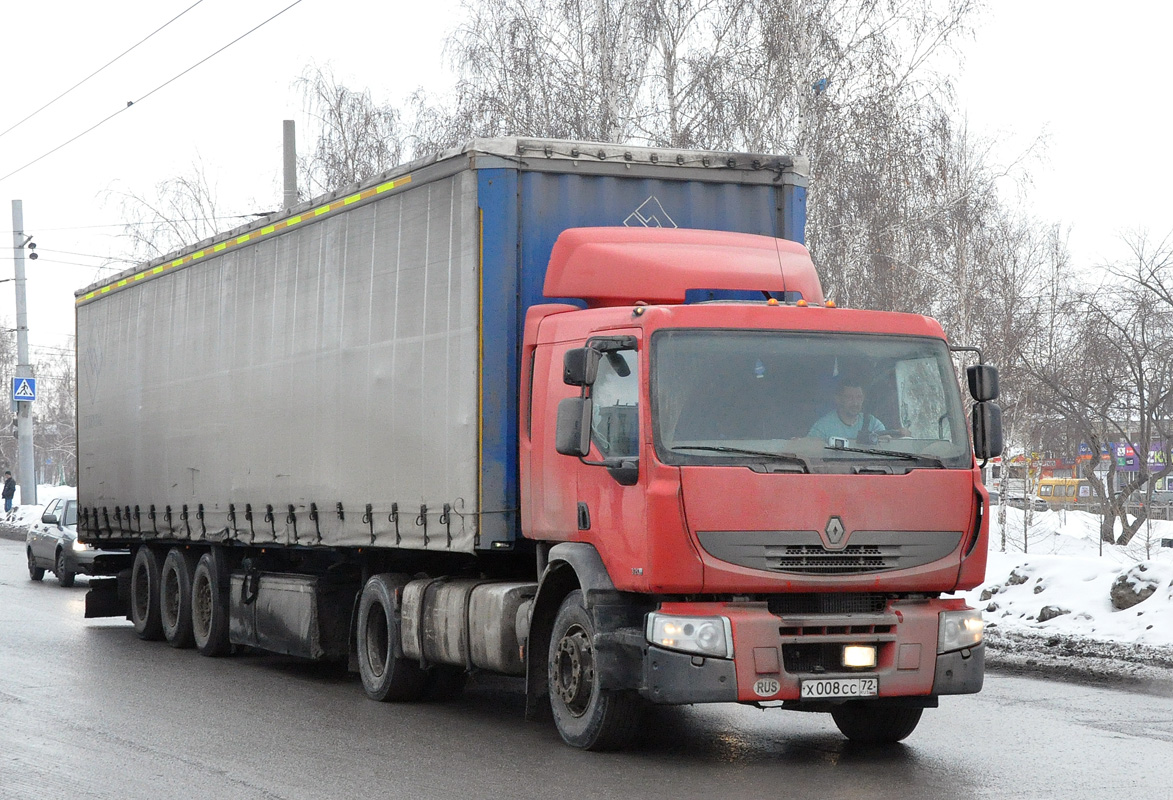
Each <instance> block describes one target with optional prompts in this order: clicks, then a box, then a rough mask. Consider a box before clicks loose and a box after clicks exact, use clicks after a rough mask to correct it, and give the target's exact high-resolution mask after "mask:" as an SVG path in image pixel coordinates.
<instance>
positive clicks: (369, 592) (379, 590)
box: [356, 573, 427, 702]
mask: <svg viewBox="0 0 1173 800" xmlns="http://www.w3.org/2000/svg"><path fill="white" fill-rule="evenodd" d="M408 580H409V578H408V577H407V576H405V575H394V574H389V573H383V574H380V575H373V576H371V579H370V580H368V581H367V583H366V586H364V587H363V590H362V598H361V599H360V600H359V602H358V636H357V645H356V649H357V651H358V652H357V656H358V671H359V674H360V675H361V676H362V688H363V691H365V692H366V693H367V697H369V698H371V699H372V700H379V701H380V702H388V701H396V700H418V699H419V698H420V697H421V696H422V695H423V692H424V688H425V687H426V685H427V675H426V674H425V673H424V671H423V670H422V669H420V666H419V664H417V663H415V662H414V661H411V660H409V659H406V658H404V657H403V647H402V645H401V644H400V641H399V620H398V618H397V617H396V613H395V592H396V591H397V590H399V589H402V588H403V586H404V585H406V584H407V582H408Z"/></svg>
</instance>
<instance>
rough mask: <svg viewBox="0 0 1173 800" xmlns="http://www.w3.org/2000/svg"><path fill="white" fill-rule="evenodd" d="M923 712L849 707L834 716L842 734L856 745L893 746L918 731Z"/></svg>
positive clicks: (843, 708) (921, 709) (833, 713)
mask: <svg viewBox="0 0 1173 800" xmlns="http://www.w3.org/2000/svg"><path fill="white" fill-rule="evenodd" d="M923 712H924V709H923V708H892V707H884V706H876V705H874V704H870V703H866V702H863V703H845V704H843V705H841V706H839V707H838V708H836V709H835V710H833V711H832V712H831V718H832V719H834V720H835V725H836V726H837V727H838V728H839V731H840V733H842V734H843V735H844V736H846V737H847V738H848V739H850V740H851V741H853V742H862V743H865V744H893V743H895V742H899V741H900V740H902V739H904V738H906V737H907V736H908V735H909V734H910V733H912V732H913V731H914V730H916V726H917V723H918V722H920V716H921V714H922V713H923Z"/></svg>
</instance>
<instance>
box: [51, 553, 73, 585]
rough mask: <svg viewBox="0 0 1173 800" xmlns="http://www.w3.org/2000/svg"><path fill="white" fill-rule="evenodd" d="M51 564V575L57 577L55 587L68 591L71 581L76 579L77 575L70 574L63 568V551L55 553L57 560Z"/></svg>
mask: <svg viewBox="0 0 1173 800" xmlns="http://www.w3.org/2000/svg"><path fill="white" fill-rule="evenodd" d="M53 563H54V567H53V574H55V575H56V576H57V585H58V586H64V587H65V588H66V589H68V588H69V587H70V586H73V581H74V579H76V578H77V573H76V572H70V571H69V570H67V569H66V568H65V551H64V550H58V551H57V559H56V560H55V561H54V562H53Z"/></svg>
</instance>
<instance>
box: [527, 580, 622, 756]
mask: <svg viewBox="0 0 1173 800" xmlns="http://www.w3.org/2000/svg"><path fill="white" fill-rule="evenodd" d="M594 636H595V625H594V621H593V620H592V619H591V615H590V612H588V611H587V610H586V606H585V605H584V603H583V598H582V592H580V591H577V590H576V591H573V592H571V593H570V594H568V595H567V596H566V599H565V600H563V601H562V607H561V608H559V609H558V615H557V616H556V617H555V618H554V629H553V632H552V634H551V636H550V650H549V690H550V709H551V710H552V711H553V712H554V724H555V725H556V726H557V727H558V733H559V734H560V735H561V736H562V740H563V741H564V742H566V743H567V744H568V745H571V746H572V747H581V748H582V749H584V750H618V749H621V748H623V747H624V746H626V745H627V744H628V743H629V742H630V741H631V739H632V737H633V736H634V735H635V733H636V731H637V730H638V729H639V723H640V717H641V713H640V712H641V711H642V708H643V703H642V701H641V699H640V697H639V696H638V695H637V694H635V693H634V692H624V691H616V690H609V689H600V688H599V684H598V674H597V672H596V669H595V664H596V659H595V649H594Z"/></svg>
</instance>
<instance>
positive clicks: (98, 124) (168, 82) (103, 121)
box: [0, 0, 303, 182]
mask: <svg viewBox="0 0 1173 800" xmlns="http://www.w3.org/2000/svg"><path fill="white" fill-rule="evenodd" d="M301 2H303V0H293V2H292V3H290V4H289V5H287V6H285V8H283V9H281V10H280V11H278V12H277V13H276V14H274V15H273V16H271V17H269V18H268V19H266V20H265V21H263V22H261V23H259V24H257V25H255V26H253V27H252V28H250V29H248V30H247V31H245V32H244V33H242V34H241V35H240V36H237V37H236V38H235V39H233V40H232V41H231V42H229V43H228V44H226V45H224V46H223V47H221V48H220V49H219V50H216V51H215V52H213V53H210V54H209V55H206V56H204V57H203V58H201V59H200V60H199V61H197V62H196V63H194V64H192V65H191V66H190V67H188V68H187V69H185V70H184V71H183V72H180V73H179V74H178V75H176V76H174V77H173V78H169V79H168V80H166V81H164V82H163V83H160V84H159V85H158V86H156V87H155V88H154V89H151V91H149V92H147V93H146V94H144V95H143V96H142V97H140V98H138V99H137V100H128V101H127V103H126V105H125V106H123V107H122V108H120V109H118V110H117V111H115V112H114V113H113V114H110V115H109V116H107V117H105V118H104V119H101V120H99V121H98V122H96V123H94V124H93V125H91V126H90V127H88V128H86V129H85V130H84V131H82V132H81V133H79V134H77V135H76V136H74V137H73V138H72V139H69V140H67V141H64V142H62V143H61V144H59V145H57V146H56V147H54V148H53V149H52V150H50V151H49V152H47V153H42V154H41V155H39V156H37V157H36V158H34V159H33V160H32V161H30V162H28V163H27V164H25V165H24V166H22V167H17V168H16V169H14V170H13V171H12V172H9V173H8V174H7V175H5V176H3V177H0V182H3V181H6V180H8V179H9V178H11V177H12V176H13V175H16V174H17V173H20V172H23V171H24V170H26V169H28V168H29V167H31V166H32V165H33V164H36V163H37V162H38V161H41V160H43V159H45V158H48V157H49V156H51V155H53V154H54V153H56V152H57V151H58V150H60V149H61V148H63V147H66V146H68V145H71V144H73V143H74V142H76V141H77V140H78V139H80V138H81V137H83V136H85V135H86V134H88V133H91V132H93V131H95V130H97V129H98V128H100V127H102V126H103V125H105V124H106V123H107V122H109V121H110V120H112V119H114V118H115V117H117V116H118V115H119V114H121V113H122V112H123V111H126V110H127V109H128V108H130V107H131V106H134V105H137V104H138V103H141V102H142V101H144V100H146V99H147V98H148V97H150V96H151V95H153V94H154V93H155V92H157V91H159V90H160V89H163V88H166V87H167V86H170V85H171V84H172V83H175V81H177V80H179V79H180V78H182V77H183V76H184V75H186V74H187V73H189V72H191V71H192V70H193V69H195V68H196V67H198V66H200V65H201V64H203V63H205V62H206V61H209V60H210V59H212V58H215V57H216V56H218V55H220V53H223V52H224V51H225V50H227V49H228V48H229V47H232V45H234V44H236V43H237V42H239V41H240V40H241V39H243V38H245V37H246V36H249V35H251V34H253V33H255V32H256V31H258V30H260V29H261V28H263V27H265V26H266V25H268V24H269V23H270V22H272V21H273V20H275V19H277V17H279V16H281V15H282V14H284V13H285V12H286V11H288V10H289V9H291V8H293V7H294V6H296V5H298V4H300V3H301Z"/></svg>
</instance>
